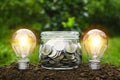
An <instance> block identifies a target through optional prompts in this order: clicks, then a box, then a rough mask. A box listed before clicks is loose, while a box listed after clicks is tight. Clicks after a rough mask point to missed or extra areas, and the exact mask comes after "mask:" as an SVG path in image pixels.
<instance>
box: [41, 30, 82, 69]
mask: <svg viewBox="0 0 120 80" xmlns="http://www.w3.org/2000/svg"><path fill="white" fill-rule="evenodd" d="M81 54H82V53H81V46H80V41H79V33H78V32H77V31H45V32H42V33H41V45H40V49H39V58H40V64H41V67H42V68H45V69H55V70H67V69H73V68H77V67H78V66H79V65H80V63H81V59H82V55H81Z"/></svg>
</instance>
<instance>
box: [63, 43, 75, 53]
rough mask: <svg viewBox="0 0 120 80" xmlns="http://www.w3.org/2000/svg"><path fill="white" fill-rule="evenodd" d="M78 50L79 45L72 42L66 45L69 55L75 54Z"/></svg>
mask: <svg viewBox="0 0 120 80" xmlns="http://www.w3.org/2000/svg"><path fill="white" fill-rule="evenodd" d="M76 49H77V45H76V44H74V43H73V42H72V41H68V42H67V43H66V47H65V51H66V52H68V53H74V52H75V51H76Z"/></svg>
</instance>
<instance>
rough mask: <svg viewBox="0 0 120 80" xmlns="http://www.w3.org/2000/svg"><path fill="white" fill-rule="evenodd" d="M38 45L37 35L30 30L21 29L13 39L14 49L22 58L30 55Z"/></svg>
mask: <svg viewBox="0 0 120 80" xmlns="http://www.w3.org/2000/svg"><path fill="white" fill-rule="evenodd" d="M35 45H36V37H35V35H34V34H33V33H32V32H31V31H30V30H28V29H20V30H18V31H16V33H15V34H14V35H13V38H12V47H13V49H14V51H15V53H16V54H17V56H20V57H23V58H24V57H26V56H27V55H29V54H30V53H31V52H32V50H33V49H34V47H35Z"/></svg>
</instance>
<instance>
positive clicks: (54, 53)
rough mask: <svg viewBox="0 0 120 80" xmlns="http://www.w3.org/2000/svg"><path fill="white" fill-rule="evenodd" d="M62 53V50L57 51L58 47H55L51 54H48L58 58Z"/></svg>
mask: <svg viewBox="0 0 120 80" xmlns="http://www.w3.org/2000/svg"><path fill="white" fill-rule="evenodd" d="M60 54H61V52H59V51H57V50H56V49H54V48H53V50H52V52H51V54H49V55H48V56H49V57H50V58H56V57H57V56H59V55H60Z"/></svg>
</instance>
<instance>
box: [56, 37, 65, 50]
mask: <svg viewBox="0 0 120 80" xmlns="http://www.w3.org/2000/svg"><path fill="white" fill-rule="evenodd" d="M65 45H66V43H65V40H64V39H62V38H57V39H56V40H55V43H54V48H55V49H56V50H58V51H62V50H64V48H65Z"/></svg>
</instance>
